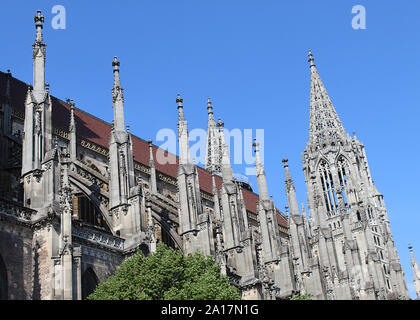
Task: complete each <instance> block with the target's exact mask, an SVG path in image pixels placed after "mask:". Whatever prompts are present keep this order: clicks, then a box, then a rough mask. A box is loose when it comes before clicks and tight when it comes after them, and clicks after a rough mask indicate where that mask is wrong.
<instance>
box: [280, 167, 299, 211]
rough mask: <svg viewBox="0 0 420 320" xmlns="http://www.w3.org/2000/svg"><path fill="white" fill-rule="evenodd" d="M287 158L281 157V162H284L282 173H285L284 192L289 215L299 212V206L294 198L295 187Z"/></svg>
mask: <svg viewBox="0 0 420 320" xmlns="http://www.w3.org/2000/svg"><path fill="white" fill-rule="evenodd" d="M288 161H289V160H288V159H283V160H282V162H283V163H284V175H285V183H286V194H287V200H288V203H289V209H290V214H291V215H297V214H299V208H298V204H297V200H296V189H295V186H294V184H293V179H292V176H291V175H290V171H289V165H288V164H287V163H288Z"/></svg>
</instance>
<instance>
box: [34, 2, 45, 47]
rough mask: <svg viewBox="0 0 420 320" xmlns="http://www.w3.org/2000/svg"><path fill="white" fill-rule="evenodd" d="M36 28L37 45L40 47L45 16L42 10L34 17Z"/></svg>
mask: <svg viewBox="0 0 420 320" xmlns="http://www.w3.org/2000/svg"><path fill="white" fill-rule="evenodd" d="M34 22H35V28H36V37H35V42H36V44H38V45H40V44H41V43H42V27H43V23H44V16H43V15H42V14H41V10H38V11H37V13H36V15H35V16H34Z"/></svg>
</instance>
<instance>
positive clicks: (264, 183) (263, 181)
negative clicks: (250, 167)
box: [252, 139, 269, 200]
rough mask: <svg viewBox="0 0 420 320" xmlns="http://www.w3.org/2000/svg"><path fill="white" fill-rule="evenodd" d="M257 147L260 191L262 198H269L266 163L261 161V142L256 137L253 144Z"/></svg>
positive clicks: (256, 163)
mask: <svg viewBox="0 0 420 320" xmlns="http://www.w3.org/2000/svg"><path fill="white" fill-rule="evenodd" d="M252 145H253V147H254V148H255V158H256V159H255V161H256V162H255V171H256V176H257V182H258V193H259V196H260V199H261V200H269V198H268V189H267V178H266V175H265V170H264V165H263V164H262V162H261V156H260V148H259V146H260V143H259V142H257V139H254V143H253V144H252Z"/></svg>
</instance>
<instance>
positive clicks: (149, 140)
mask: <svg viewBox="0 0 420 320" xmlns="http://www.w3.org/2000/svg"><path fill="white" fill-rule="evenodd" d="M152 143H153V140H152V138H149V139H148V140H147V144H148V145H149V147H151V146H152Z"/></svg>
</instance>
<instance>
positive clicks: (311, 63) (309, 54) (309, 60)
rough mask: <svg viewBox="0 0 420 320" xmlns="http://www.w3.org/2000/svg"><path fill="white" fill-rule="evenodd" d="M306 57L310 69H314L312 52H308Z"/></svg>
mask: <svg viewBox="0 0 420 320" xmlns="http://www.w3.org/2000/svg"><path fill="white" fill-rule="evenodd" d="M308 57H309V59H308V62H309V63H310V66H311V67H314V66H315V63H314V61H315V58H314V56H313V55H312V51H311V50H308Z"/></svg>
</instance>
